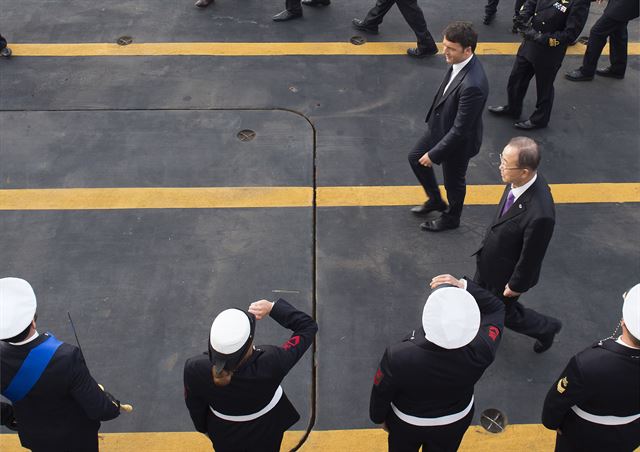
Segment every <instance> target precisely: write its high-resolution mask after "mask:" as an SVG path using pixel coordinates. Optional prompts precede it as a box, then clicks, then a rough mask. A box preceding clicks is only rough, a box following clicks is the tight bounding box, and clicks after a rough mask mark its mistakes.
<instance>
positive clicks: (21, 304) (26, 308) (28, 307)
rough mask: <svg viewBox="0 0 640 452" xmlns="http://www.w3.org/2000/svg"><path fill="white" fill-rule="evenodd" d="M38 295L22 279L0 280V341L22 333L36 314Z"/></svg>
mask: <svg viewBox="0 0 640 452" xmlns="http://www.w3.org/2000/svg"><path fill="white" fill-rule="evenodd" d="M36 307H37V303H36V294H35V293H34V292H33V288H31V285H30V284H29V283H28V282H27V281H25V280H24V279H20V278H2V279H0V340H5V339H10V338H12V337H14V336H17V335H18V334H20V333H22V332H23V331H24V330H25V329H26V328H27V327H28V326H29V324H30V323H31V321H32V320H33V317H34V316H35V314H36Z"/></svg>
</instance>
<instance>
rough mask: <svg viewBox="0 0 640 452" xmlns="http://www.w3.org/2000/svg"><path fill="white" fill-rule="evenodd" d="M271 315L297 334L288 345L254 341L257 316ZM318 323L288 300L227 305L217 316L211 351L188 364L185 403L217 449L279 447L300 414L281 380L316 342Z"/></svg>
mask: <svg viewBox="0 0 640 452" xmlns="http://www.w3.org/2000/svg"><path fill="white" fill-rule="evenodd" d="M266 316H271V318H272V319H274V320H275V321H276V322H278V323H279V324H280V325H282V326H283V327H285V328H288V329H290V330H293V334H292V335H291V337H290V338H289V340H288V341H287V342H285V343H284V344H283V345H282V346H280V347H278V346H274V345H261V346H254V345H253V338H254V332H255V321H256V320H260V319H262V318H264V317H266ZM317 331H318V325H317V324H316V322H315V321H314V320H313V318H311V317H310V316H309V315H307V314H305V313H304V312H302V311H298V310H297V309H296V308H294V307H293V306H291V305H290V304H289V303H287V302H286V301H285V300H283V299H279V300H277V301H276V302H275V303H273V302H270V301H267V300H259V301H256V302H254V303H251V306H250V307H249V311H248V312H245V311H242V310H240V309H227V310H225V311H222V312H221V313H220V314H219V315H218V316H217V317H216V318H215V320H214V321H213V324H212V325H211V331H210V334H209V352H208V353H205V354H202V355H198V356H194V357H193V358H189V359H188V360H187V362H186V363H185V366H184V387H185V402H186V404H187V408H188V410H189V414H190V415H191V419H192V420H193V425H194V426H195V428H196V430H197V431H199V432H201V433H204V434H207V435H208V436H209V439H210V440H211V442H212V444H213V447H214V448H215V450H216V452H225V451H234V452H239V451H242V452H252V451H256V452H258V451H259V452H271V451H279V450H280V445H281V443H282V437H283V435H284V432H285V431H286V430H287V429H289V427H291V426H292V425H293V424H295V423H296V422H297V421H298V419H300V415H299V414H298V412H297V411H296V409H295V408H294V407H293V405H292V404H291V402H290V401H289V399H288V398H287V396H286V395H285V394H284V392H283V390H282V387H281V386H280V383H281V382H282V380H283V379H284V377H285V376H286V375H287V373H289V370H291V368H292V367H293V366H294V365H295V364H296V363H297V362H298V360H299V359H300V358H302V355H304V353H305V351H306V350H307V349H308V348H309V346H310V345H311V344H312V343H313V338H314V337H315V334H316V332H317Z"/></svg>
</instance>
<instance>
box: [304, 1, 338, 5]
mask: <svg viewBox="0 0 640 452" xmlns="http://www.w3.org/2000/svg"><path fill="white" fill-rule="evenodd" d="M302 4H303V5H305V6H327V5H330V4H331V0H302Z"/></svg>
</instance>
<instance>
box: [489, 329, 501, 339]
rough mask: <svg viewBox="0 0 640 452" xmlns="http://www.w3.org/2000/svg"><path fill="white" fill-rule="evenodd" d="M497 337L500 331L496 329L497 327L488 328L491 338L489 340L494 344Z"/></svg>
mask: <svg viewBox="0 0 640 452" xmlns="http://www.w3.org/2000/svg"><path fill="white" fill-rule="evenodd" d="M498 336H500V330H499V329H498V327H497V326H490V327H489V337H490V338H491V340H492V341H494V342H495V340H496V339H497V338H498Z"/></svg>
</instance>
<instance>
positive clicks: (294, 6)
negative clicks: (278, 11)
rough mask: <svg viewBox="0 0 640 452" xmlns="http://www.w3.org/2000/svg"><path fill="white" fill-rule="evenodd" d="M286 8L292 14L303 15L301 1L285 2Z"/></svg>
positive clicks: (287, 0) (289, 0) (290, 0)
mask: <svg viewBox="0 0 640 452" xmlns="http://www.w3.org/2000/svg"><path fill="white" fill-rule="evenodd" d="M285 8H286V10H287V11H289V12H290V13H292V14H296V15H299V14H302V5H301V4H300V0H285Z"/></svg>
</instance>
